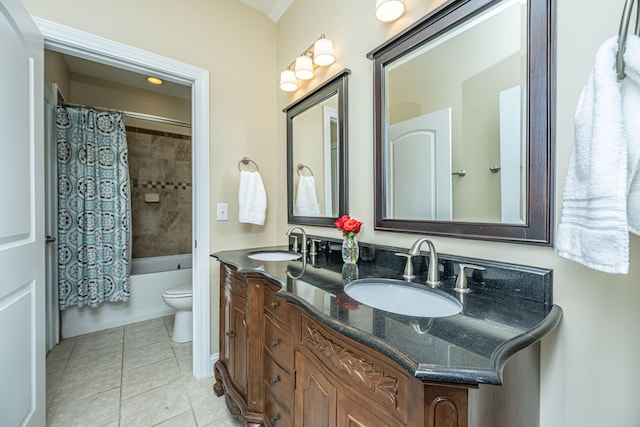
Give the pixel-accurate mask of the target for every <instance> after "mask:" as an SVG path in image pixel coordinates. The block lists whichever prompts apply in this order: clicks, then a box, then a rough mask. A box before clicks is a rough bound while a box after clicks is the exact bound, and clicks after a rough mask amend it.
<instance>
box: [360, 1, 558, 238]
mask: <svg viewBox="0 0 640 427" xmlns="http://www.w3.org/2000/svg"><path fill="white" fill-rule="evenodd" d="M553 12H554V0H450V1H448V2H445V3H444V4H443V5H441V6H440V7H439V8H437V9H436V10H434V11H433V12H432V13H430V14H428V15H427V16H425V17H424V18H422V19H421V20H420V21H419V22H417V23H416V24H415V25H413V26H412V27H410V28H408V29H407V30H405V31H404V32H403V33H402V34H399V35H398V36H396V37H395V38H393V39H391V40H389V41H387V42H386V43H385V44H383V45H382V46H380V47H378V48H377V49H375V50H374V51H372V52H371V53H370V54H369V55H368V56H369V58H370V59H373V61H374V115H375V173H376V181H375V204H376V214H375V220H376V224H375V228H376V229H379V230H395V231H407V232H419V233H425V234H436V235H446V236H453V237H462V238H472V239H485V240H497V241H510V242H519V243H530V244H539V245H550V244H551V242H552V236H551V234H552V205H553V197H552V192H553V179H552V178H553V160H552V153H553V119H554V90H555V84H554V78H555V77H554V70H553V64H554V55H555V49H554V38H553V34H554V28H553V26H552V25H553V21H554V19H553Z"/></svg>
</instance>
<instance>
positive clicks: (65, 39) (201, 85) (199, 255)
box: [32, 17, 213, 378]
mask: <svg viewBox="0 0 640 427" xmlns="http://www.w3.org/2000/svg"><path fill="white" fill-rule="evenodd" d="M32 18H33V20H34V22H35V23H36V25H37V26H38V29H39V30H40V32H41V33H42V35H43V37H44V42H45V48H47V49H50V50H53V51H57V52H61V53H65V54H69V55H73V56H77V57H80V58H83V59H88V60H91V61H94V62H99V63H102V64H107V65H111V66H114V67H117V68H121V69H125V70H129V71H133V72H137V73H140V74H146V75H148V74H154V75H157V76H158V77H160V78H163V79H165V80H167V81H172V82H175V83H180V84H185V85H190V86H191V111H192V113H191V114H192V117H191V123H192V128H191V132H192V143H193V156H192V157H193V183H194V184H193V245H192V249H193V277H192V280H193V376H194V377H195V378H203V377H207V376H211V375H213V370H212V363H211V360H212V359H211V345H210V340H211V334H210V329H211V315H210V312H211V307H210V276H209V265H210V257H209V252H210V249H209V248H210V244H209V241H210V237H209V233H210V226H209V217H210V215H209V213H210V212H209V211H210V207H209V206H210V203H209V197H210V196H209V120H210V112H209V71H208V70H205V69H203V68H198V67H195V66H193V65H189V64H185V63H183V62H180V61H176V60H174V59H171V58H167V57H163V56H160V55H156V54H154V53H151V52H147V51H144V50H141V49H138V48H136V47H133V46H129V45H125V44H122V43H119V42H116V41H113V40H108V39H105V38H102V37H99V36H96V35H94V34H90V33H86V32H84V31H80V30H77V29H74V28H71V27H67V26H64V25H61V24H58V23H55V22H51V21H47V20H45V19H41V18H38V17H32Z"/></svg>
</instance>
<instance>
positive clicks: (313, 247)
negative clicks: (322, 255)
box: [309, 239, 322, 256]
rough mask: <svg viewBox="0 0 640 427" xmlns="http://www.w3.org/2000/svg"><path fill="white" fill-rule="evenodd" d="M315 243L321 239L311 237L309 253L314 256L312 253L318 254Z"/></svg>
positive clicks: (320, 241)
mask: <svg viewBox="0 0 640 427" xmlns="http://www.w3.org/2000/svg"><path fill="white" fill-rule="evenodd" d="M316 243H322V240H320V239H311V251H310V252H309V255H311V256H314V255H318V249H319V248H318V247H317V246H316Z"/></svg>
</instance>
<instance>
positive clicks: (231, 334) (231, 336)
mask: <svg viewBox="0 0 640 427" xmlns="http://www.w3.org/2000/svg"><path fill="white" fill-rule="evenodd" d="M227 336H228V337H229V338H233V337H235V336H236V334H234V333H233V332H227Z"/></svg>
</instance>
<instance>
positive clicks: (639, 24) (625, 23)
mask: <svg viewBox="0 0 640 427" xmlns="http://www.w3.org/2000/svg"><path fill="white" fill-rule="evenodd" d="M634 2H635V0H627V1H626V3H625V4H624V10H623V12H622V19H621V20H620V31H619V32H618V53H617V54H616V72H617V73H618V80H623V79H624V78H625V77H626V74H625V73H624V49H625V47H626V43H627V34H628V32H629V21H630V20H631V10H632V9H633V3H634ZM634 34H635V35H637V36H640V6H638V7H636V30H635V33H634Z"/></svg>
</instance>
